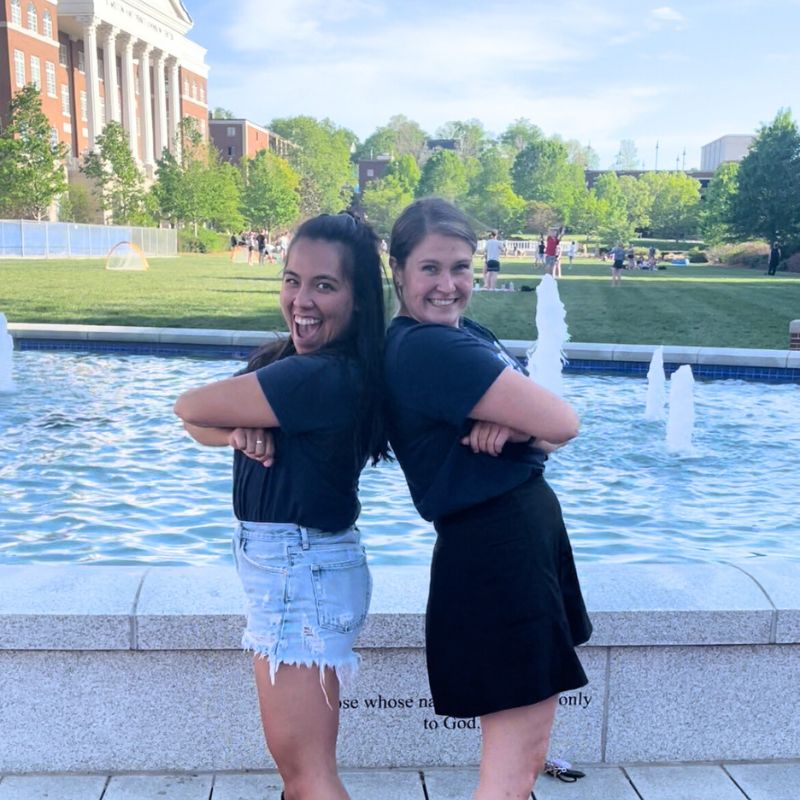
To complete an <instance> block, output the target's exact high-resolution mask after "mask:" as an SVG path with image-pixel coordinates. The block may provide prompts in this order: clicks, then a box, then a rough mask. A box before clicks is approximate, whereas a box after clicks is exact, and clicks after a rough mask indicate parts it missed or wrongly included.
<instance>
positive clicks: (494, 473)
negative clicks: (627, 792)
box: [385, 198, 591, 800]
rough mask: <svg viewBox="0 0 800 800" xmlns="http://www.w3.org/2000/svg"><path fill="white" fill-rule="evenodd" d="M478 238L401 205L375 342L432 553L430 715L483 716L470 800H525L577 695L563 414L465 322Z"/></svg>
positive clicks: (577, 632) (580, 632) (437, 203)
mask: <svg viewBox="0 0 800 800" xmlns="http://www.w3.org/2000/svg"><path fill="white" fill-rule="evenodd" d="M475 247H476V239H475V234H474V233H473V231H472V229H471V228H470V225H469V222H468V221H467V219H466V217H465V216H464V215H463V214H462V213H461V212H460V211H459V210H458V209H456V208H455V207H453V206H451V205H450V204H449V203H446V202H445V201H444V200H439V199H436V198H426V199H424V200H418V201H417V202H416V203H413V204H412V205H411V206H409V207H408V208H407V209H406V210H405V211H404V212H403V213H402V214H401V215H400V217H399V218H398V220H397V222H396V223H395V225H394V228H393V230H392V236H391V243H390V247H389V255H390V264H391V267H392V278H393V280H394V285H395V290H396V292H397V296H398V300H399V304H400V309H399V312H398V315H397V317H396V318H395V319H394V320H393V321H392V324H391V326H390V328H389V331H388V333H387V339H386V365H385V377H386V391H387V398H388V406H387V410H388V413H387V428H388V431H389V441H390V442H391V445H392V449H393V450H394V452H395V454H396V455H397V459H398V461H399V462H400V466H401V467H402V468H403V471H404V473H405V476H406V479H407V481H408V485H409V488H410V490H411V496H412V498H413V500H414V503H415V505H416V507H417V510H418V511H419V513H420V514H421V515H422V516H423V517H424V518H425V519H428V520H432V521H433V523H434V527H435V528H436V534H437V537H436V545H435V547H434V551H433V560H432V563H431V583H430V590H429V595H428V607H427V613H426V618H425V642H426V658H427V665H428V678H429V681H430V687H431V695H432V697H433V704H434V710H435V711H436V713H437V714H443V715H447V716H452V717H462V718H471V717H480V723H481V734H482V751H481V769H480V778H479V783H478V788H477V791H476V794H475V798H476V800H499V798H513V799H514V800H522V798H528V797H530V792H531V789H532V787H533V784H534V781H535V779H536V775H537V772H538V770H539V769H541V767H542V765H543V762H544V758H545V755H546V753H547V746H548V741H549V737H550V729H551V727H552V723H553V716H554V713H555V709H556V705H557V702H558V694H559V692H563V691H568V690H570V689H576V688H578V687H579V686H583V685H584V684H585V683H586V675H585V673H584V671H583V668H582V667H581V663H580V661H579V659H578V657H577V655H576V653H575V646H576V645H578V644H581V643H583V642H585V641H586V640H587V639H588V638H589V635H590V633H591V624H590V622H589V619H588V616H587V614H586V609H585V607H584V603H583V598H582V597H581V590H580V585H579V583H578V577H577V574H576V571H575V564H574V561H573V558H572V550H571V547H570V543H569V538H568V537H567V531H566V528H565V527H564V521H563V519H562V517H561V508H560V506H559V503H558V499H557V498H556V496H555V494H554V493H553V491H552V489H550V487H549V486H548V485H547V482H546V481H545V479H544V477H543V472H544V462H545V459H546V455H545V453H546V452H549V451H551V450H553V449H555V447H556V446H557V445H560V444H562V443H564V442H566V441H568V440H569V439H570V438H572V437H573V436H575V434H576V433H577V430H578V418H577V416H576V415H575V412H574V411H573V410H572V408H571V407H570V406H569V405H568V404H567V403H565V402H564V401H563V400H561V399H560V398H558V397H556V396H555V395H554V394H551V393H550V392H548V391H547V390H546V389H543V388H541V387H540V386H537V385H536V384H535V383H533V382H532V381H530V380H529V379H528V377H527V376H526V375H525V374H523V373H524V371H523V370H522V368H521V367H520V365H519V364H518V363H517V362H516V361H515V359H514V358H513V357H512V356H510V355H509V354H508V353H507V352H506V351H505V349H504V348H503V346H502V345H501V344H500V342H499V341H498V340H497V339H496V338H495V337H494V335H493V334H492V333H491V332H490V331H488V330H487V329H486V328H483V327H482V326H480V325H478V324H476V323H474V322H472V321H470V320H468V319H466V318H464V317H463V316H462V314H463V312H464V310H465V309H466V306H467V303H468V302H469V299H470V295H471V293H472V281H473V271H472V259H473V255H474V253H475Z"/></svg>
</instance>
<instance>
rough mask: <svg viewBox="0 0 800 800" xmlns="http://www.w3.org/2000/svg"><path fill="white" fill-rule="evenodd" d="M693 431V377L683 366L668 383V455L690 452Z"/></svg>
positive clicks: (686, 366) (690, 371)
mask: <svg viewBox="0 0 800 800" xmlns="http://www.w3.org/2000/svg"><path fill="white" fill-rule="evenodd" d="M693 431H694V375H692V368H691V367H690V366H689V365H688V364H684V365H683V366H682V367H678V369H677V370H676V371H675V372H674V373H673V374H672V377H671V378H670V381H669V417H668V418H667V450H668V451H669V452H670V453H680V454H689V453H691V452H692V449H693V448H692V432H693Z"/></svg>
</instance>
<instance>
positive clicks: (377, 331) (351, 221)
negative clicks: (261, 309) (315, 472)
mask: <svg viewBox="0 0 800 800" xmlns="http://www.w3.org/2000/svg"><path fill="white" fill-rule="evenodd" d="M299 239H312V240H317V241H323V242H330V243H331V244H336V245H339V249H340V252H341V254H342V271H343V273H344V275H345V278H346V279H347V281H348V282H349V284H350V286H351V287H352V289H353V316H352V319H351V320H350V325H349V327H348V329H347V330H346V331H345V333H344V335H343V336H342V337H341V338H340V339H338V340H337V341H334V342H331V343H330V344H328V345H326V346H325V347H323V348H322V349H320V350H317V351H315V352H316V353H317V354H319V353H340V354H346V355H349V356H351V357H352V358H354V359H355V361H356V362H357V364H358V365H359V367H360V370H361V380H362V385H361V392H360V400H359V404H358V408H357V409H356V414H357V417H356V419H357V423H358V427H357V430H356V442H355V444H356V450H357V452H358V453H359V454H367V455H369V457H371V459H372V463H373V464H375V463H377V462H378V461H379V460H380V459H387V458H388V452H389V447H388V443H387V440H386V433H385V428H384V419H383V339H384V333H385V329H386V322H385V312H384V290H383V286H384V284H383V265H382V263H381V257H380V240H379V239H378V237H377V235H376V234H375V232H374V231H373V230H372V228H371V227H370V226H369V225H367V224H365V223H363V222H361V221H359V220H357V219H356V218H355V217H353V216H351V215H350V214H346V213H343V214H321V215H320V216H318V217H312V218H311V219H309V220H306V221H305V222H304V223H303V224H302V225H301V226H300V227H299V228H298V229H297V232H296V233H295V235H294V238H293V239H292V243H291V244H290V245H289V251H288V253H287V254H286V260H285V262H284V263H285V264H288V263H289V260H290V259H291V257H292V248H293V247H294V245H295V242H297V241H298V240H299ZM296 352H297V351H296V350H295V347H294V342H292V338H291V336H288V337H286V338H285V339H280V340H277V341H273V342H269V343H267V344H265V345H264V346H262V347H260V348H259V349H258V350H256V351H255V352H254V353H253V354H252V355H251V356H250V360H249V361H248V363H247V368H246V370H245V372H252V371H254V370H257V369H259V368H260V367H264V366H266V365H267V364H271V363H272V362H274V361H277V360H278V359H281V358H286V357H287V356H290V355H295V354H296Z"/></svg>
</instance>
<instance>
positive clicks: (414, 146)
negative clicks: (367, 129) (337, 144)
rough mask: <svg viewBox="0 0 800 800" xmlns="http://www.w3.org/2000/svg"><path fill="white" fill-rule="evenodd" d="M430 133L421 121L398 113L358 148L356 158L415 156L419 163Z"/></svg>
mask: <svg viewBox="0 0 800 800" xmlns="http://www.w3.org/2000/svg"><path fill="white" fill-rule="evenodd" d="M427 138H428V134H427V133H425V131H423V130H422V128H421V127H420V126H419V123H417V122H414V120H412V119H409V118H408V117H406V116H403V115H402V114H396V115H395V116H393V117H392V118H391V119H390V120H389V122H388V123H387V124H386V125H384V126H383V127H380V128H376V129H375V131H373V133H371V134H370V135H369V136H368V137H367V138H366V139H365V140H364V142H363V144H361V145H360V146H359V147H358V148H357V149H356V159H364V158H375V157H376V156H379V155H384V154H386V155H390V156H393V157H394V158H400V157H402V156H406V155H409V156H413V158H414V160H415V161H416V162H417V163H419V161H420V159H421V158H422V154H423V152H424V150H425V142H426V141H427Z"/></svg>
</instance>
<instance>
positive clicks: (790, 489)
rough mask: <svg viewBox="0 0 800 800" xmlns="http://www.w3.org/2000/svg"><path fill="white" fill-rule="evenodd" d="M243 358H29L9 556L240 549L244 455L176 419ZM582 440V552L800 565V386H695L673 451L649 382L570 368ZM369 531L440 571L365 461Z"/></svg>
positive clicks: (408, 508) (6, 488)
mask: <svg viewBox="0 0 800 800" xmlns="http://www.w3.org/2000/svg"><path fill="white" fill-rule="evenodd" d="M240 366H241V364H240V362H234V361H201V360H196V359H190V358H174V359H166V358H159V357H154V356H113V357H111V356H102V355H87V354H75V353H47V352H22V353H15V354H14V374H15V378H16V381H17V384H18V391H17V392H16V393H15V394H13V395H0V564H17V563H31V562H58V563H65V562H73V563H74V562H89V563H103V564H132V563H152V564H163V565H183V564H215V563H222V562H226V561H228V560H229V536H230V530H231V525H232V515H231V511H230V453H229V452H227V451H226V450H225V449H211V448H203V447H200V446H199V445H196V444H194V443H193V442H192V441H191V440H190V439H189V438H188V437H187V436H186V435H185V434H184V433H183V430H182V428H181V427H180V424H179V423H178V421H177V420H176V419H175V418H174V417H173V415H172V412H171V406H172V402H173V400H174V398H175V397H176V396H177V395H178V394H179V393H180V392H181V391H183V390H184V389H186V388H189V387H191V386H194V385H198V384H200V383H203V382H205V381H208V380H213V379H215V378H220V377H223V376H227V375H229V374H231V373H232V372H234V371H235V370H236V369H238V368H239V367H240ZM565 383H566V396H567V399H569V400H570V401H571V402H572V403H574V405H575V406H576V407H577V408H578V410H579V412H580V414H581V417H582V429H581V435H580V437H579V438H578V439H576V440H575V441H574V442H573V443H571V444H570V445H568V446H567V447H566V448H564V449H563V450H562V451H560V452H559V453H558V454H556V455H555V456H554V457H553V458H552V459H551V460H550V462H549V465H548V471H547V476H548V480H549V481H550V482H551V483H552V485H553V486H554V488H555V489H556V491H557V493H558V495H559V497H560V498H561V502H562V505H563V506H564V514H565V517H566V520H567V525H568V528H569V530H570V535H571V538H572V542H573V546H574V548H575V550H576V554H577V557H578V559H579V560H583V561H594V562H609V561H615V562H632V561H650V562H655V561H661V562H664V561H719V560H724V561H727V560H733V559H736V558H742V557H749V556H755V555H767V554H769V555H779V556H785V557H790V558H800V519H799V518H798V513H797V500H796V498H797V493H798V488H797V466H796V465H797V464H800V386H798V385H797V384H761V383H750V382H745V381H736V380H725V381H713V382H698V383H697V385H696V387H695V390H696V391H695V397H696V413H697V426H696V431H695V439H694V441H695V452H694V453H693V454H692V455H690V456H682V457H676V456H673V455H669V454H668V453H667V452H666V448H665V447H664V423H650V422H645V421H644V419H643V407H644V397H645V389H646V383H645V381H644V380H643V379H641V378H634V377H616V376H615V377H606V376H594V375H593V376H588V375H567V376H566V378H565ZM361 502H362V506H363V511H362V515H361V518H360V521H359V526H360V527H361V529H362V532H363V536H364V541H365V543H366V545H367V546H368V548H369V551H370V555H371V557H372V562H373V563H393V564H426V563H428V562H429V560H430V551H431V547H432V544H433V538H434V534H433V531H432V528H431V527H430V525H429V524H428V523H425V522H424V521H422V520H420V519H419V517H418V516H417V514H416V512H415V510H414V508H413V506H412V505H411V501H410V499H409V497H408V492H407V489H406V486H405V481H404V479H403V476H402V473H401V472H400V470H399V468H397V467H396V466H394V465H392V466H381V467H380V468H378V469H367V470H366V471H365V473H364V475H363V476H362V481H361Z"/></svg>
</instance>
